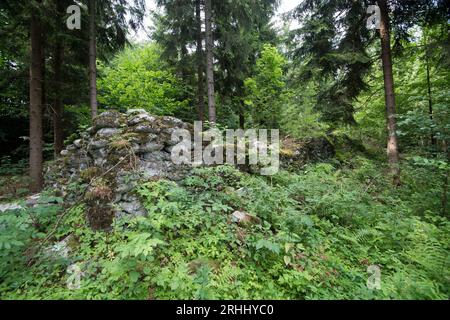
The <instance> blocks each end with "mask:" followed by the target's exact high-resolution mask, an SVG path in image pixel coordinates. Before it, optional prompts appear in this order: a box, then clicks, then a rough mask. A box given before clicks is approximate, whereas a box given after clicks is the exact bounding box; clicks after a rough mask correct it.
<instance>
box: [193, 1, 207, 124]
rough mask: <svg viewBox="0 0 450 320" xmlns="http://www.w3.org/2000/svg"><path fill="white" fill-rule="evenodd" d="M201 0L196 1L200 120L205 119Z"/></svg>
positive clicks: (198, 106) (198, 109)
mask: <svg viewBox="0 0 450 320" xmlns="http://www.w3.org/2000/svg"><path fill="white" fill-rule="evenodd" d="M200 12H201V0H196V1H195V18H196V20H197V112H198V119H199V120H200V121H202V122H203V121H204V120H205V116H204V113H205V84H204V78H203V66H204V64H203V44H202V41H203V37H202V18H201V15H200Z"/></svg>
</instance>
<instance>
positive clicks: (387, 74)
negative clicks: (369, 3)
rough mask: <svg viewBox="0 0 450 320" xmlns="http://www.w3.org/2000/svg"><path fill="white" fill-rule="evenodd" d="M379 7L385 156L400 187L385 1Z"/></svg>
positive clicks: (387, 18) (387, 17)
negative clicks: (384, 109)
mask: <svg viewBox="0 0 450 320" xmlns="http://www.w3.org/2000/svg"><path fill="white" fill-rule="evenodd" d="M378 6H379V7H380V14H381V17H380V18H381V19H380V20H381V21H380V38H381V59H382V62H383V75H384V94H385V101H386V122H387V130H388V139H387V156H388V161H389V167H390V172H391V175H392V177H393V183H394V185H395V186H398V185H400V167H399V153H398V140H397V133H396V127H397V123H396V111H395V92H394V77H393V75H392V57H391V44H390V35H389V14H388V7H387V1H386V0H378Z"/></svg>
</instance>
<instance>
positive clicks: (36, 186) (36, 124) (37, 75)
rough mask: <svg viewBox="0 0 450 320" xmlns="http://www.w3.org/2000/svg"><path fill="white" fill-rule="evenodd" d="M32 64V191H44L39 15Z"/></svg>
mask: <svg viewBox="0 0 450 320" xmlns="http://www.w3.org/2000/svg"><path fill="white" fill-rule="evenodd" d="M30 38H31V64H30V180H31V182H30V190H31V192H33V193H34V192H39V191H41V190H42V185H43V177H42V80H43V79H42V76H43V72H42V50H43V49H42V26H41V20H40V18H39V15H38V14H36V13H33V14H32V16H31V34H30Z"/></svg>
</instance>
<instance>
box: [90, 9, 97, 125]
mask: <svg viewBox="0 0 450 320" xmlns="http://www.w3.org/2000/svg"><path fill="white" fill-rule="evenodd" d="M95 2H96V0H89V101H90V106H91V115H92V118H94V117H96V116H97V64H96V60H97V41H96V37H97V36H96V26H95V14H96V13H95V7H96V5H95Z"/></svg>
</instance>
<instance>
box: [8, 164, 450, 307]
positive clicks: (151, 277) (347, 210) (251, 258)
mask: <svg viewBox="0 0 450 320" xmlns="http://www.w3.org/2000/svg"><path fill="white" fill-rule="evenodd" d="M385 170H387V168H386V167H385V165H384V164H383V163H381V162H378V161H374V160H368V159H367V158H365V157H363V156H356V157H352V159H348V160H346V161H345V162H338V161H329V162H327V163H318V164H312V165H308V166H306V167H304V168H303V169H302V170H297V171H295V172H289V171H284V170H283V171H280V172H279V173H278V174H276V175H275V176H272V177H270V178H267V177H261V176H254V175H250V174H247V173H243V172H240V171H238V170H236V169H234V168H232V167H230V166H218V167H215V168H203V169H196V171H195V173H194V174H192V175H191V176H189V177H187V178H185V179H184V180H183V181H182V182H181V183H180V184H176V183H174V182H171V181H167V180H159V181H153V182H148V183H146V184H144V185H142V186H140V187H138V188H137V189H136V192H137V193H138V194H139V195H140V197H141V198H142V199H143V200H144V203H145V206H146V209H147V210H148V212H149V215H148V217H141V218H134V219H131V220H130V219H126V218H123V219H118V220H115V222H114V224H113V226H112V229H111V230H110V232H103V231H97V232H96V231H93V230H91V229H90V227H89V226H88V224H87V222H86V219H85V210H86V208H85V207H84V206H83V205H74V206H72V207H70V208H67V207H64V203H63V199H61V198H58V197H55V196H54V194H52V193H51V192H50V191H49V193H48V194H47V197H54V198H53V199H50V200H53V201H54V204H52V205H49V204H46V205H41V206H36V207H33V208H31V209H16V210H10V211H6V212H5V213H2V214H1V215H0V221H1V226H2V234H1V237H0V244H1V246H2V250H1V254H0V255H1V258H0V270H1V273H0V277H1V279H2V282H1V285H0V292H1V298H2V299H16V298H21V299H34V298H44V299H61V298H64V299H66V298H71V299H72V298H73V299H448V297H449V291H448V290H449V276H450V275H449V273H448V272H449V248H448V245H449V243H450V242H449V223H448V218H446V217H443V216H442V215H441V214H440V211H441V202H440V199H441V196H442V183H441V181H442V179H439V177H438V176H436V175H434V174H432V173H431V172H430V171H429V170H427V169H426V168H421V167H416V166H412V165H410V164H408V163H407V162H405V163H404V164H403V165H402V171H403V172H404V176H403V177H404V183H403V184H402V186H401V187H399V188H398V189H396V190H395V191H394V192H392V190H391V182H390V181H389V180H388V179H386V178H385V175H384V174H383V171H385ZM78 187H80V188H82V186H78ZM74 188H75V189H76V188H77V186H74ZM64 210H68V213H67V214H65V215H62V214H63V212H64ZM235 210H240V211H245V212H249V213H250V214H252V215H255V216H256V217H257V218H258V219H257V221H255V222H251V221H249V222H248V223H237V222H235V221H233V217H232V213H233V211H235ZM59 217H62V218H61V219H60V218H59ZM50 233H52V235H51V239H50V240H52V241H55V240H56V239H60V240H61V239H66V241H67V242H68V246H67V248H68V249H65V250H68V251H69V252H66V253H64V252H59V253H58V254H55V253H54V252H53V254H52V253H51V252H52V251H49V248H52V246H51V245H49V243H51V241H49V242H47V244H46V245H43V246H42V241H43V239H46V237H47V236H48V235H49V234H50ZM68 236H69V238H67V237H68ZM36 250H41V253H40V254H39V255H37V254H36ZM55 250H56V251H55V252H58V251H57V250H61V249H55ZM69 265H72V266H73V265H75V266H78V267H79V270H81V271H82V272H81V273H76V272H75V271H73V273H70V272H69V273H68V272H67V267H68V266H69ZM370 265H377V266H379V267H380V271H381V288H380V289H379V290H376V289H373V288H372V289H369V288H368V287H367V281H368V277H370V275H371V274H370V273H368V272H367V269H368V266H370ZM77 275H78V276H79V278H77ZM71 285H72V287H71ZM74 285H79V287H77V286H76V287H75V288H74V287H73V286H74Z"/></svg>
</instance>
